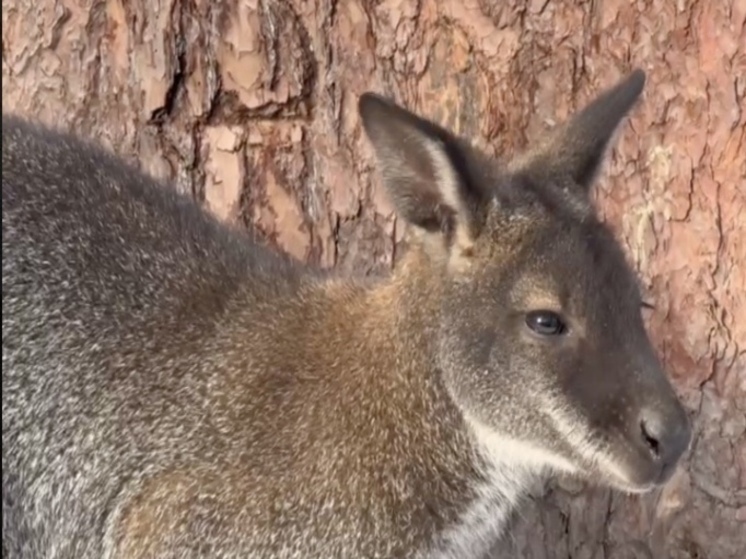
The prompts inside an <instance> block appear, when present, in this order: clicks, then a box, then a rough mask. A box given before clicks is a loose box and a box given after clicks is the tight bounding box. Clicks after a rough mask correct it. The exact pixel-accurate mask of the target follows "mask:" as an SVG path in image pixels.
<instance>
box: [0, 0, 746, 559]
mask: <svg viewBox="0 0 746 559" xmlns="http://www.w3.org/2000/svg"><path fill="white" fill-rule="evenodd" d="M2 7H3V13H2V20H3V35H2V45H3V66H2V78H3V110H5V111H14V112H20V113H24V114H28V115H32V116H34V117H37V118H40V119H42V120H44V121H47V122H51V123H56V124H64V125H66V126H70V127H72V128H74V129H76V130H78V131H80V132H82V133H85V134H87V135H93V136H94V137H96V138H98V139H100V141H101V142H103V143H104V144H105V145H108V146H110V147H112V148H114V149H115V150H116V151H118V152H119V153H121V154H123V155H125V156H127V157H129V158H131V160H133V161H139V162H140V163H141V165H142V166H143V167H144V168H145V169H147V170H148V171H150V172H151V173H153V174H155V175H157V176H159V177H169V178H172V179H175V180H176V181H178V184H179V186H180V188H182V189H184V190H186V191H189V192H191V193H193V195H194V196H196V197H197V198H198V199H200V200H202V201H203V202H204V204H206V205H207V206H208V207H209V208H210V209H211V210H212V211H214V212H216V213H217V214H218V215H220V216H221V217H223V218H225V219H227V220H239V221H240V222H243V223H245V224H246V225H247V226H251V225H252V224H253V225H254V226H255V227H256V229H257V230H258V231H259V232H260V234H262V235H263V236H265V237H266V238H268V239H270V240H271V242H274V243H276V244H277V245H278V246H280V247H282V248H283V249H285V250H287V251H289V252H291V253H292V254H294V255H296V256H298V257H300V258H303V259H306V260H308V261H312V262H317V263H321V264H323V265H325V266H338V267H341V268H343V269H347V270H354V271H356V272H359V273H370V272H374V271H377V270H383V269H385V268H386V267H388V266H391V263H392V262H393V259H394V255H395V248H397V247H400V246H401V245H402V236H403V229H402V227H401V224H399V223H397V222H396V220H395V219H394V216H393V215H392V210H391V206H390V205H389V204H388V202H387V200H386V199H385V198H384V196H383V193H382V189H381V185H380V182H379V180H378V178H377V176H376V175H375V174H373V173H372V152H371V149H370V147H369V146H368V144H367V141H366V140H365V139H364V137H363V135H362V131H361V126H360V121H359V120H358V117H357V113H356V102H357V96H358V95H359V94H360V93H362V92H363V91H365V90H368V89H372V90H376V91H379V92H384V93H388V94H392V95H394V96H395V97H396V98H397V99H398V100H400V101H402V102H404V103H406V104H407V105H408V106H410V107H412V108H414V109H416V110H418V111H421V112H422V113H424V114H427V115H430V116H432V117H434V118H436V119H438V120H440V121H441V122H443V123H444V124H446V125H448V126H451V127H453V128H454V129H456V130H457V131H459V132H461V133H463V134H466V135H469V136H471V137H473V138H474V139H475V141H476V142H477V143H478V144H479V145H481V146H482V147H485V148H486V149H490V150H493V151H494V152H495V153H498V154H507V153H509V152H510V151H511V150H513V149H516V148H520V147H522V146H523V145H524V144H525V142H526V140H527V139H530V138H532V137H537V135H538V134H539V133H540V132H541V131H542V130H544V129H546V128H547V127H549V126H551V125H552V122H553V121H556V120H557V119H560V118H563V117H564V116H566V115H567V114H568V112H569V111H571V110H573V109H575V108H576V107H578V106H579V105H580V104H581V103H583V102H584V101H586V100H587V99H588V98H589V97H590V96H591V95H593V94H594V93H595V92H597V91H598V90H599V89H600V88H602V87H606V86H607V85H610V84H611V83H612V82H614V81H615V80H616V79H617V78H619V77H620V76H621V75H622V74H623V73H625V72H626V71H628V70H629V69H630V68H631V67H633V66H640V67H642V68H644V69H645V70H646V71H647V72H648V83H647V87H646V92H645V94H644V99H643V102H642V103H641V104H640V105H638V107H637V108H636V109H635V111H634V113H633V116H632V118H631V121H630V122H629V123H628V124H625V126H624V129H623V131H622V132H621V134H620V136H619V143H618V145H617V147H616V149H615V150H614V153H613V155H612V157H611V158H610V160H609V164H608V166H607V168H606V171H605V173H604V176H603V178H602V182H601V187H600V188H599V190H598V197H597V199H598V205H599V207H600V208H601V210H602V212H603V213H604V215H605V217H606V219H607V220H608V221H609V222H611V223H612V224H613V225H614V227H615V228H616V230H617V231H618V233H619V235H620V236H621V238H622V239H623V240H624V243H625V245H626V247H627V249H628V251H629V254H630V257H631V258H632V260H633V262H634V263H635V264H636V266H637V267H638V269H639V270H640V272H641V274H642V277H643V278H644V280H645V281H646V283H647V286H648V288H649V290H650V293H651V297H652V298H653V299H654V300H655V305H656V310H655V312H654V315H653V317H652V318H651V322H650V327H651V331H652V333H653V335H654V337H655V339H656V342H657V345H658V348H659V350H660V352H661V354H662V355H663V357H664V359H665V363H666V364H667V366H668V369H669V370H670V373H671V375H672V376H673V378H674V379H675V381H676V384H677V386H678V388H679V389H680V392H681V394H682V395H683V396H684V398H685V400H686V402H687V404H688V406H689V408H690V409H691V412H692V416H693V418H694V420H695V425H696V438H695V441H694V443H693V446H692V449H691V452H690V454H689V458H688V460H687V462H686V464H685V466H684V468H682V469H681V470H680V472H679V473H678V474H677V475H676V477H675V478H674V479H673V481H672V482H671V483H670V485H669V486H668V487H667V488H666V489H665V490H663V491H662V492H660V493H658V494H655V495H649V496H646V497H643V498H626V497H622V496H619V495H617V494H610V493H609V492H608V491H603V490H599V489H591V488H586V487H572V486H570V485H569V484H567V483H565V484H563V485H562V486H559V485H557V486H552V487H548V488H547V490H546V493H545V494H542V495H537V497H536V500H535V501H533V502H531V503H529V504H528V505H527V507H526V508H525V509H524V510H522V512H521V514H520V515H518V516H517V518H516V522H515V529H514V531H513V532H512V536H511V537H510V538H509V539H508V540H507V541H506V542H505V543H504V544H503V545H502V546H501V548H500V549H499V550H496V554H497V556H505V557H530V558H536V559H539V558H552V559H560V558H570V557H572V558H576V559H585V558H588V559H591V558H592V559H602V558H603V559H631V558H649V557H655V558H666V557H670V558H677V559H678V558H695V557H696V558H708V559H729V558H741V557H744V556H746V293H745V292H746V233H745V231H746V217H744V213H745V212H746V132H745V130H746V111H745V110H744V108H745V107H746V100H745V98H744V97H745V90H746V2H744V0H720V1H719V2H715V1H712V2H707V1H705V0H676V1H667V0H639V1H637V2H629V1H626V0H593V1H588V2H571V1H555V2H548V1H547V0H526V1H520V0H500V1H496V0H442V1H441V0H383V1H376V0H315V1H310V0H3V4H2Z"/></svg>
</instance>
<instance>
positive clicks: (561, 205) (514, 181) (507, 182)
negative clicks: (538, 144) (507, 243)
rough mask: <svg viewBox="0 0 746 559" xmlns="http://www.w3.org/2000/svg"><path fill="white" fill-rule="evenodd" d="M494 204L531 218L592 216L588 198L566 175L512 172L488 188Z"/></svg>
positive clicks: (579, 220)
mask: <svg viewBox="0 0 746 559" xmlns="http://www.w3.org/2000/svg"><path fill="white" fill-rule="evenodd" d="M492 197H493V199H492V202H493V207H494V208H500V209H501V210H502V211H509V212H511V213H512V214H514V215H525V216H528V217H531V218H533V219H542V218H543V219H546V220H551V219H557V220H560V221H577V222H581V223H582V222H584V221H587V220H589V219H592V218H593V208H592V205H591V203H590V199H589V198H588V197H587V196H586V195H584V194H582V193H580V192H579V189H577V188H575V185H574V184H573V181H572V179H571V178H570V177H567V176H562V175H555V176H551V175H543V176H542V175H537V174H528V173H516V174H513V175H511V176H509V177H505V178H504V179H503V180H501V181H499V182H498V183H497V184H496V185H495V187H494V188H493V189H492Z"/></svg>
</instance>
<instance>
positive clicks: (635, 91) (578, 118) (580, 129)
mask: <svg viewBox="0 0 746 559" xmlns="http://www.w3.org/2000/svg"><path fill="white" fill-rule="evenodd" d="M644 85H645V72H643V71H642V70H639V69H638V70H635V71H633V72H632V73H631V74H629V75H628V76H627V77H625V78H624V79H623V80H621V81H620V82H619V83H617V84H616V85H614V86H613V87H611V88H609V89H607V90H606V91H604V92H602V93H601V94H600V95H599V96H598V97H596V98H595V99H594V100H593V101H591V102H590V103H589V104H588V105H586V106H585V108H583V109H582V110H581V111H580V112H579V113H577V114H576V115H575V116H573V117H572V118H571V119H570V120H568V121H567V122H565V123H563V124H561V125H560V126H558V127H557V128H556V129H554V130H553V131H552V132H550V133H549V135H548V136H547V137H546V138H545V140H544V141H543V142H542V143H541V144H540V145H539V146H538V147H537V148H536V149H534V150H531V151H529V152H527V153H526V154H525V155H524V156H522V157H519V158H518V159H517V160H516V161H515V162H514V163H513V164H512V165H511V167H512V168H513V170H516V171H519V172H520V171H528V172H529V173H539V174H541V175H542V176H554V177H557V176H564V177H569V178H570V179H571V181H572V182H573V183H574V184H575V185H576V186H577V187H578V190H580V191H581V192H582V193H584V194H587V193H588V191H589V189H590V186H591V185H592V184H593V181H594V179H595V178H596V175H597V174H598V171H599V168H600V166H601V163H602V162H603V159H604V155H605V152H606V149H607V147H608V145H609V143H610V141H611V138H612V136H613V135H614V132H615V131H616V129H617V127H618V126H619V124H620V122H621V121H622V119H623V118H624V117H625V116H626V115H627V113H628V112H629V111H630V109H631V108H632V106H633V105H634V104H635V102H636V101H637V98H638V97H639V96H640V94H641V93H642V89H643V86H644Z"/></svg>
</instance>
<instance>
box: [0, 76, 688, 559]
mask: <svg viewBox="0 0 746 559" xmlns="http://www.w3.org/2000/svg"><path fill="white" fill-rule="evenodd" d="M642 81H643V79H642V74H641V73H639V72H638V73H633V74H632V75H631V76H630V77H628V78H627V79H626V80H625V81H623V82H620V84H618V85H617V86H616V87H615V88H612V89H611V90H609V92H607V93H605V94H603V95H601V96H600V97H599V98H598V100H597V101H596V102H595V103H592V104H591V105H590V106H589V108H588V109H586V110H585V111H581V112H580V113H579V115H578V116H577V117H576V118H575V119H572V120H571V121H569V123H568V124H566V125H564V126H562V127H560V128H558V130H557V131H555V132H553V134H552V135H551V136H550V137H549V138H550V141H548V142H545V143H544V144H543V147H539V148H537V149H535V150H534V151H530V152H528V154H527V155H525V156H522V157H519V158H517V159H516V160H515V161H514V162H513V163H512V164H509V165H507V166H501V165H500V164H498V163H495V162H492V161H490V160H489V159H488V158H486V157H485V156H484V155H483V154H480V153H478V152H477V151H476V150H474V149H473V148H471V147H470V146H469V144H468V143H467V142H465V141H464V140H462V139H458V138H455V137H454V136H452V135H451V134H450V133H448V132H447V131H445V130H443V129H442V128H440V127H438V126H437V125H435V124H433V123H431V122H428V121H425V120H423V119H421V118H419V117H417V116H415V115H413V114H412V113H409V112H408V111H406V110H404V109H403V108H401V107H398V106H396V105H394V104H393V103H392V102H390V101H387V100H385V99H383V98H381V97H378V96H374V95H372V94H366V95H365V96H363V97H362V98H361V101H360V114H361V117H362V120H363V123H364V126H365V129H366V131H367V133H368V136H369V137H370V139H371V142H372V144H373V146H374V148H375V151H376V154H377V156H378V160H379V165H380V168H381V172H382V175H383V177H384V180H385V184H386V187H387V189H388V191H389V193H390V195H391V197H392V200H393V201H394V204H395V206H396V208H397V210H398V212H399V215H400V216H401V217H402V219H404V220H406V221H407V222H408V223H409V224H410V226H411V229H412V232H413V235H412V240H413V242H412V247H411V250H410V251H409V252H408V254H407V255H406V256H405V257H404V259H403V261H402V262H400V264H399V265H398V266H397V268H396V270H395V271H394V273H393V274H392V275H391V276H390V277H386V278H381V279H378V280H363V279H356V278H343V277H337V276H335V275H333V274H325V273H322V272H320V271H318V270H311V269H309V268H306V267H304V266H303V265H301V264H300V263H298V262H295V261H292V260H290V259H289V258H287V257H285V256H282V255H279V254H276V253H274V252H272V251H270V250H268V249H266V248H263V247H261V246H258V245H256V244H254V243H253V242H251V240H250V239H248V238H247V237H246V236H245V235H244V234H243V233H241V232H238V231H235V230H232V229H229V228H227V227H225V226H224V225H221V224H219V223H217V222H216V221H215V220H214V219H212V218H211V217H209V216H208V215H207V214H206V213H204V212H203V211H201V210H200V209H199V208H197V206H196V205H195V204H194V203H193V202H191V201H190V200H188V199H186V198H185V197H182V196H179V195H177V194H176V193H175V191H174V190H173V189H171V188H169V187H167V186H163V185H157V184H155V183H154V182H153V181H152V180H151V179H149V178H147V177H145V176H144V175H142V174H140V173H139V172H137V171H135V170H133V169H132V168H130V167H128V166H126V165H124V164H123V163H121V162H120V161H119V160H118V159H116V158H115V157H113V156H111V155H109V154H107V153H105V152H103V151H100V150H98V149H95V148H92V147H90V146H89V145H87V144H84V143H82V142H81V141H80V140H77V139H74V138H72V137H71V136H69V135H67V134H64V133H61V132H55V131H52V130H48V129H45V128H41V127H38V126H33V125H30V124H29V123H26V122H24V121H21V120H19V119H16V118H13V117H3V168H2V173H3V178H2V180H3V306H4V313H3V548H4V554H3V555H4V557H5V556H7V557H12V558H21V557H40V556H43V557H71V558H72V557H75V558H76V559H77V558H81V559H82V558H89V557H90V558H97V559H98V558H101V557H105V558H109V557H123V558H124V557H127V558H134V557H184V556H189V557H194V556H200V557H247V556H251V557H277V558H296V557H304V558H305V557H319V558H321V557H324V558H328V557H340V558H342V557H344V558H351V557H387V558H388V557H414V558H425V557H428V558H436V557H442V558H446V557H465V558H468V557H473V558H476V557H480V556H481V554H483V553H484V552H486V550H488V549H489V548H490V546H491V545H492V544H493V543H494V541H495V539H496V538H498V537H499V536H500V534H501V533H502V530H503V527H504V525H505V521H506V520H507V518H508V517H509V515H510V514H511V512H512V511H513V510H514V508H515V507H516V506H517V505H518V503H519V502H520V500H521V498H522V496H523V495H525V493H526V491H527V490H528V489H529V487H530V486H531V484H532V483H533V482H534V481H536V480H540V479H543V478H544V477H546V476H547V475H549V474H551V473H552V472H556V471H564V472H566V473H570V474H574V475H579V476H581V477H583V478H585V479H589V480H594V481H597V482H599V483H603V484H606V485H611V486H614V487H618V488H620V489H622V490H625V491H646V490H648V489H650V488H652V487H654V486H656V485H659V484H661V483H663V482H665V480H666V479H668V477H669V476H670V474H671V471H672V470H673V468H674V467H675V465H676V463H677V462H678V459H679V457H680V456H681V454H682V452H684V450H685V449H686V446H687V444H688V441H689V425H688V421H687V418H686V415H685V413H684V410H683V409H682V408H681V405H680V404H679V402H678V400H677V399H676V396H675V394H674V392H673V391H672V389H671V387H670V385H669V384H668V381H667V380H666V379H665V376H664V374H663V372H662V371H661V369H660V366H659V364H658V362H657V360H656V358H655V356H654V353H653V351H652V348H651V347H650V343H649V341H648V338H647V335H646V334H645V331H644V328H643V325H642V321H641V319H640V316H639V313H640V310H639V306H640V298H639V292H638V291H637V286H636V283H635V279H634V275H633V273H632V272H631V270H630V269H629V267H628V266H627V264H626V262H625V260H624V257H623V254H622V251H621V249H620V248H619V246H618V244H617V243H616V241H615V240H614V238H613V236H612V235H611V234H610V232H609V231H608V229H607V228H606V227H605V226H604V225H602V224H601V223H600V222H599V221H598V220H597V219H596V217H595V216H594V215H593V213H592V209H591V205H590V203H589V198H588V197H587V192H588V188H589V185H590V182H591V180H592V179H593V177H594V176H595V173H596V171H597V166H598V165H599V163H600V161H601V160H602V158H603V157H602V156H603V153H604V150H605V149H606V147H607V143H608V141H609V138H610V137H611V135H612V133H613V132H614V130H615V129H616V127H617V124H618V123H619V122H620V121H621V119H622V118H623V116H624V115H625V114H626V112H627V111H628V110H629V109H630V107H631V106H632V103H633V102H634V100H635V99H636V98H637V96H638V95H639V93H640V91H641V89H642ZM534 311H540V312H541V313H543V314H542V315H541V316H542V321H544V320H545V319H546V318H547V315H546V311H553V312H555V313H559V314H560V315H561V317H560V318H561V319H562V320H563V321H564V322H566V325H567V327H568V329H567V331H566V332H565V333H563V334H562V335H559V334H558V335H556V336H553V335H548V334H546V333H544V334H539V333H537V332H538V330H537V331H534V330H532V328H534V329H535V328H539V326H540V325H539V326H536V325H533V324H534V323H533V322H532V321H531V317H532V316H535V313H534ZM532 313H534V314H532ZM550 318H551V317H550ZM542 324H544V322H542ZM532 325H533V326H532Z"/></svg>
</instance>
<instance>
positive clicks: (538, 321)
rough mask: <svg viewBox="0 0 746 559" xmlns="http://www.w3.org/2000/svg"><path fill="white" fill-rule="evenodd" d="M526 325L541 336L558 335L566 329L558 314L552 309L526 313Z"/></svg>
mask: <svg viewBox="0 0 746 559" xmlns="http://www.w3.org/2000/svg"><path fill="white" fill-rule="evenodd" d="M526 326H528V327H529V328H531V330H533V331H534V332H536V333H537V334H539V335H541V336H559V335H560V334H564V333H565V332H566V331H567V326H565V323H564V321H563V320H562V318H561V317H560V315H558V314H557V313H555V312H552V311H531V312H530V313H528V314H527V315H526Z"/></svg>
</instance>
